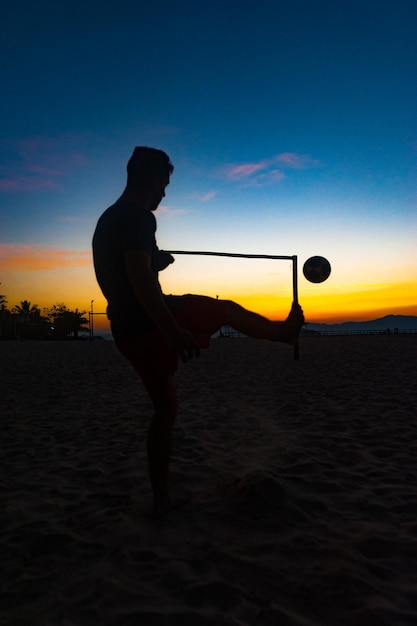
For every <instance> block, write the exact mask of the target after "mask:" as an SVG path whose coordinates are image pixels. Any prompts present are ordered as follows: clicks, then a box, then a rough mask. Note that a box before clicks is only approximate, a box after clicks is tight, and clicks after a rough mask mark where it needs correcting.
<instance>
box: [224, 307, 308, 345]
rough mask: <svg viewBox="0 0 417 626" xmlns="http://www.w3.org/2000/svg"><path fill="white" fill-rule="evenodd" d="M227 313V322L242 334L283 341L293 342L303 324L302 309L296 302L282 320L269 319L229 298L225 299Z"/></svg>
mask: <svg viewBox="0 0 417 626" xmlns="http://www.w3.org/2000/svg"><path fill="white" fill-rule="evenodd" d="M227 315H228V319H227V324H228V325H229V326H231V327H232V328H234V329H235V330H237V331H239V332H240V333H243V334H244V335H248V336H249V337H254V338H255V339H270V340H272V341H282V342H284V343H294V341H296V339H297V337H298V335H299V334H300V330H301V326H302V325H303V324H304V315H303V310H302V308H301V307H300V305H299V304H296V303H293V305H292V307H291V311H290V313H289V315H288V317H287V319H286V320H285V321H284V322H274V321H272V320H269V319H268V318H266V317H263V316H262V315H259V314H258V313H254V312H253V311H248V310H247V309H244V308H243V307H242V306H240V305H239V304H236V302H232V301H231V300H229V301H227Z"/></svg>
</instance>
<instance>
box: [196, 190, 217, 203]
mask: <svg viewBox="0 0 417 626" xmlns="http://www.w3.org/2000/svg"><path fill="white" fill-rule="evenodd" d="M215 196H217V191H208V192H207V193H205V194H203V195H202V196H199V198H198V199H199V200H200V202H209V201H210V200H213V198H214V197H215Z"/></svg>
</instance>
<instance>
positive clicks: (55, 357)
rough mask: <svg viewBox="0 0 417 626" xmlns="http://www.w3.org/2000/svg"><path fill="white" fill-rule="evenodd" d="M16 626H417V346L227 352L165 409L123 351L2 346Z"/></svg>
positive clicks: (6, 538) (187, 374)
mask: <svg viewBox="0 0 417 626" xmlns="http://www.w3.org/2000/svg"><path fill="white" fill-rule="evenodd" d="M0 362H1V419H2V428H1V444H2V445H1V464H2V489H1V501H0V505H1V506H0V529H1V535H0V537H1V539H0V541H1V547H0V549H1V556H2V568H1V577H2V585H1V587H2V589H1V590H2V595H1V605H0V624H2V625H3V624H7V625H10V626H18V625H19V626H23V625H25V626H38V625H39V626H84V625H86V626H90V625H91V626H98V625H100V626H107V625H109V626H110V625H111V626H171V625H172V626H174V625H175V626H177V625H178V626H206V625H213V626H222V625H235V624H236V625H242V626H243V625H245V626H258V625H259V626H296V625H297V626H298V625H300V626H313V625H314V626H321V625H329V626H345V625H346V626H380V625H381V626H382V625H386V626H405V625H407V626H408V625H410V626H411V625H413V626H415V625H416V624H417V336H416V335H414V336H393V335H391V336H369V337H320V338H305V339H303V340H302V342H301V360H300V361H299V362H295V361H293V360H292V351H291V348H288V347H287V346H280V345H274V344H269V343H265V342H254V341H252V340H248V339H217V340H214V341H213V343H212V347H211V349H210V350H209V351H206V352H204V355H203V356H202V357H200V359H199V360H197V361H195V362H193V363H190V364H187V365H186V366H184V367H182V368H181V371H180V372H179V374H178V384H179V388H180V393H181V398H182V406H181V415H180V419H179V420H178V424H177V427H176V442H175V452H174V458H173V485H174V489H175V491H176V493H177V494H178V495H179V496H186V497H187V498H189V501H188V503H187V504H186V505H184V506H183V507H181V508H179V509H177V510H176V511H175V512H173V513H171V514H170V515H169V516H168V517H166V518H164V519H163V520H160V521H158V522H151V521H150V520H149V517H148V513H149V510H150V507H151V496H150V489H149V484H148V479H147V472H146V457H145V448H144V438H145V432H146V428H147V423H148V419H147V415H148V413H149V403H148V400H147V398H146V396H145V395H144V392H143V390H142V388H141V386H140V384H139V382H138V381H137V379H136V376H135V374H134V373H133V371H131V369H130V367H129V365H128V364H127V363H125V362H124V361H123V360H122V358H121V357H120V356H119V355H118V353H117V352H116V350H115V348H114V346H113V344H112V343H111V342H98V341H97V342H96V343H94V344H92V345H90V344H88V343H84V342H79V343H40V342H1V343H0Z"/></svg>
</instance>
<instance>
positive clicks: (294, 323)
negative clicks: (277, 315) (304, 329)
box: [276, 302, 305, 344]
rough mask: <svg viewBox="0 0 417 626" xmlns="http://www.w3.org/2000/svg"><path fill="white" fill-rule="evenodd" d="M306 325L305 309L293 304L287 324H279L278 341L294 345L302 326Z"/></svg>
mask: <svg viewBox="0 0 417 626" xmlns="http://www.w3.org/2000/svg"><path fill="white" fill-rule="evenodd" d="M304 323H305V320H304V314H303V309H302V308H301V306H300V305H299V304H298V303H295V302H293V303H292V307H291V311H290V313H289V315H288V317H287V319H286V320H285V322H280V323H279V329H278V337H277V339H276V341H282V342H283V343H289V344H293V343H295V342H296V341H297V338H298V335H299V334H300V330H301V326H302V325H303V324H304Z"/></svg>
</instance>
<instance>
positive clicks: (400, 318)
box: [306, 315, 417, 332]
mask: <svg viewBox="0 0 417 626" xmlns="http://www.w3.org/2000/svg"><path fill="white" fill-rule="evenodd" d="M396 329H398V330H417V316H416V315H386V316H385V317H379V318H378V319H376V320H369V321H367V322H343V323H341V324H307V326H306V330H307V331H316V332H320V331H332V332H334V331H342V332H345V331H366V330H369V331H378V330H380V331H385V330H390V331H391V332H394V331H395V330H396Z"/></svg>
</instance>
